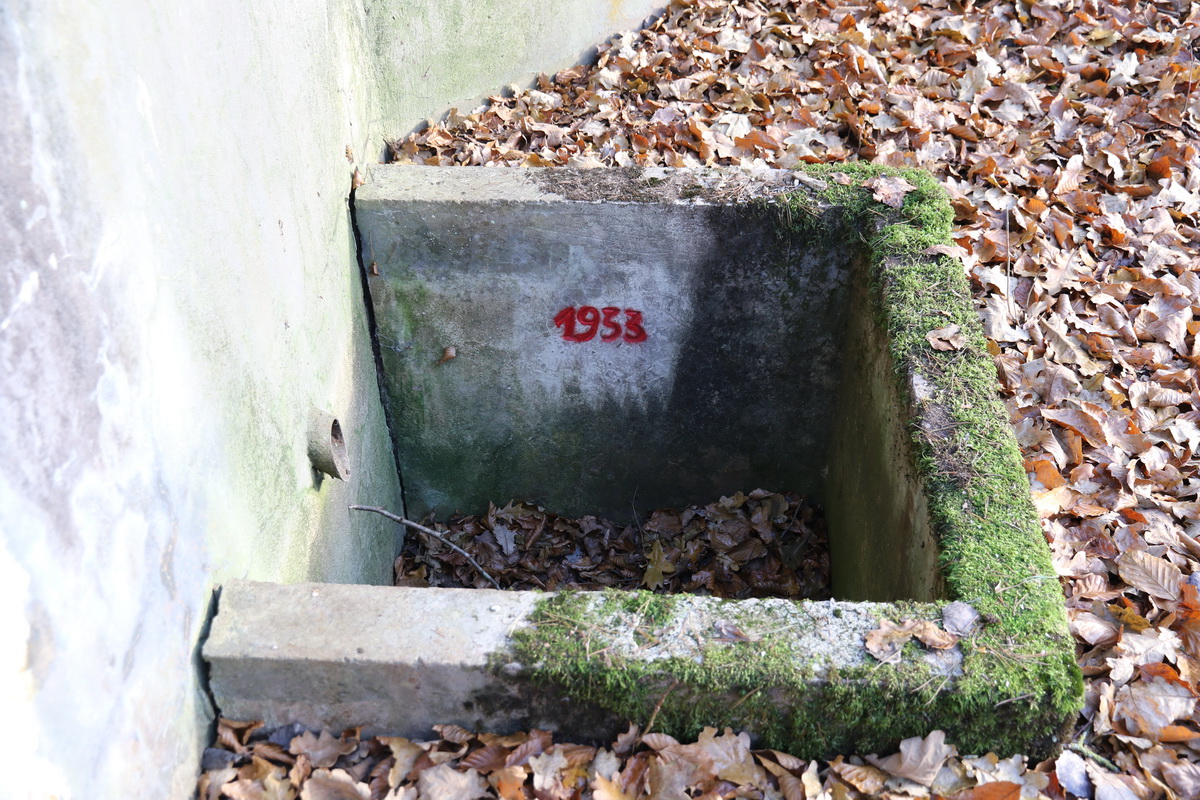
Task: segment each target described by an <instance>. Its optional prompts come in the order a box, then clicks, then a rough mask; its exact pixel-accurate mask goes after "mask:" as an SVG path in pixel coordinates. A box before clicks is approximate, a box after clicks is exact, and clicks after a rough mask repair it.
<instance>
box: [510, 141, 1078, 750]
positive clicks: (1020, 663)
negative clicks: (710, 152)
mask: <svg viewBox="0 0 1200 800" xmlns="http://www.w3.org/2000/svg"><path fill="white" fill-rule="evenodd" d="M804 172H805V173H807V175H808V177H809V180H808V181H806V184H807V185H808V187H809V189H812V191H808V190H805V191H799V192H794V193H787V194H782V195H779V196H777V197H775V198H774V199H773V200H771V201H770V202H769V205H770V206H771V207H772V208H773V210H774V212H775V213H778V214H779V218H780V224H781V226H782V227H784V228H786V229H788V230H790V231H798V232H803V231H805V230H806V229H807V230H813V229H817V228H828V227H830V226H836V227H838V228H840V229H842V230H846V231H857V232H859V234H860V235H861V239H862V241H861V245H862V246H863V247H864V249H865V251H866V253H867V255H868V260H869V263H870V280H871V294H872V302H873V303H874V304H875V305H876V308H877V310H878V312H879V323H880V325H881V326H882V328H883V330H884V331H886V333H887V335H888V337H889V346H890V349H891V353H892V357H893V361H894V364H895V378H896V380H897V381H898V382H899V385H900V387H901V390H902V391H901V395H902V396H907V397H909V398H910V401H911V402H912V403H913V410H914V414H913V417H912V418H913V426H912V428H911V434H912V440H913V444H914V449H915V452H916V454H917V455H916V457H917V460H918V469H919V471H920V472H921V473H922V474H923V476H924V479H925V485H924V490H925V493H926V497H927V501H928V504H929V509H930V516H931V520H932V524H933V527H934V528H935V531H934V533H935V536H936V538H937V540H938V542H939V544H940V547H941V556H940V557H941V563H942V567H943V571H944V576H945V580H946V585H947V590H948V594H949V599H960V600H963V601H966V602H968V603H970V604H971V605H973V606H974V607H975V608H976V609H977V610H978V611H979V612H980V613H981V614H982V615H983V620H984V625H983V627H982V629H981V630H980V632H978V633H977V634H976V635H975V636H973V637H971V638H968V639H965V640H964V641H963V642H962V643H961V645H960V646H961V648H962V654H963V666H962V674H961V675H959V676H956V677H955V676H941V675H938V674H935V673H934V672H933V671H932V670H931V669H930V668H929V667H928V665H926V664H923V663H922V662H921V661H920V660H919V659H917V658H913V657H911V656H912V655H913V654H912V653H909V654H908V655H907V656H906V657H905V658H904V659H903V660H902V662H901V664H899V665H889V664H879V663H872V664H871V665H870V666H868V667H853V668H849V669H845V670H841V671H835V672H834V673H833V674H829V675H823V676H820V677H818V676H817V675H816V674H815V670H814V669H812V668H811V667H809V666H805V665H804V664H797V663H796V660H795V658H793V657H790V655H789V656H788V657H784V650H782V649H781V645H780V643H779V642H770V641H766V640H764V641H763V642H758V643H755V645H756V646H754V647H741V648H737V649H731V648H728V647H723V646H720V647H709V648H708V649H706V650H705V652H704V653H703V656H702V658H700V659H699V660H694V659H690V660H686V661H681V660H678V659H666V660H658V661H654V662H644V661H638V660H636V659H628V658H622V657H619V656H616V655H614V654H613V653H612V652H611V650H606V648H605V647H604V646H603V645H602V644H599V643H598V642H596V641H593V638H594V637H592V636H591V633H595V632H598V631H602V630H603V629H604V627H605V625H606V624H611V623H613V622H614V620H613V619H609V620H607V621H606V620H605V619H602V618H598V617H597V616H596V612H595V609H594V608H592V607H591V606H589V604H587V603H586V602H583V601H582V600H581V599H580V598H578V597H577V596H574V595H571V594H562V595H557V596H553V597H549V598H547V599H546V600H545V601H544V602H543V603H542V604H541V605H540V606H539V608H538V610H537V612H536V613H535V614H534V616H533V618H532V622H533V624H532V625H530V626H529V627H527V628H524V629H522V630H519V631H517V632H516V633H515V635H514V652H513V654H512V657H513V658H515V659H516V661H518V662H520V663H522V664H523V665H525V668H526V669H529V670H531V671H532V673H533V675H534V678H535V680H539V681H547V682H550V683H553V684H556V685H558V686H560V687H562V688H563V690H564V691H565V692H566V693H567V694H568V695H569V696H571V697H572V698H575V699H577V700H579V701H582V702H587V703H592V704H595V705H598V706H600V707H602V708H605V709H607V710H610V711H612V712H614V713H617V714H620V715H622V716H624V717H627V718H628V719H630V720H634V721H638V722H640V723H642V724H646V723H648V722H649V721H650V720H651V719H653V720H654V723H655V724H654V727H655V729H656V730H663V731H666V732H669V733H672V734H674V735H678V736H684V737H690V736H695V735H696V734H697V733H699V731H700V730H701V729H702V728H703V727H704V726H706V725H714V726H724V725H730V726H732V727H735V728H741V729H746V730H749V731H751V732H752V733H754V734H755V735H756V736H757V737H758V738H759V739H760V741H761V742H762V744H763V745H764V746H770V747H775V748H779V749H783V750H787V751H789V752H792V753H794V754H796V755H799V756H803V757H814V756H830V755H833V754H835V753H852V752H861V753H866V752H873V751H876V752H881V751H886V750H890V749H894V748H895V746H896V745H897V744H898V742H899V741H900V740H901V739H903V738H906V737H909V736H917V735H924V734H925V733H928V732H929V731H930V730H933V729H942V730H944V731H946V734H947V737H948V740H949V741H951V742H953V743H954V744H956V745H957V746H958V747H959V749H960V751H962V752H972V753H983V752H988V751H994V752H997V753H999V754H1001V755H1006V754H1011V753H1016V752H1023V753H1027V754H1029V755H1031V756H1041V755H1046V754H1049V753H1051V752H1053V751H1054V750H1055V749H1056V748H1057V746H1058V743H1059V742H1060V741H1061V740H1062V738H1063V737H1064V735H1065V733H1066V732H1067V729H1068V728H1069V727H1070V725H1071V724H1072V723H1073V722H1074V720H1075V718H1076V716H1077V714H1078V711H1079V709H1080V707H1081V706H1082V699H1083V683H1082V677H1081V674H1080V672H1079V669H1078V667H1077V665H1076V663H1075V658H1074V645H1073V640H1072V639H1071V637H1070V634H1069V631H1068V628H1067V621H1066V616H1065V609H1064V604H1063V599H1062V592H1061V588H1060V585H1059V582H1058V580H1057V578H1056V576H1055V572H1054V569H1053V565H1052V562H1051V559H1050V553H1049V549H1048V547H1047V546H1046V543H1045V539H1044V537H1043V535H1042V532H1041V530H1040V526H1039V524H1038V521H1037V515H1036V512H1035V510H1034V508H1033V504H1032V500H1031V497H1030V489H1029V483H1028V479H1027V477H1026V475H1025V473H1024V469H1023V465H1022V460H1021V456H1020V453H1019V450H1018V448H1017V445H1016V441H1015V438H1014V437H1013V435H1012V431H1011V429H1010V428H1009V426H1008V423H1007V416H1006V414H1005V412H1004V408H1003V405H1002V403H1001V402H1000V400H999V398H998V396H997V393H996V386H997V381H996V372H995V367H994V365H993V363H992V360H991V358H990V356H989V355H988V352H987V349H986V342H985V339H984V336H983V331H982V327H981V325H980V323H979V319H978V317H977V315H976V313H975V311H974V308H973V306H972V304H971V293H970V288H969V285H968V283H967V280H966V276H965V274H964V272H963V269H962V265H961V264H960V263H959V262H958V261H957V260H956V259H954V258H951V257H949V256H946V255H943V254H938V253H936V252H934V253H930V252H929V251H930V249H931V248H934V247H937V246H939V245H952V244H953V240H952V238H951V231H952V222H953V214H952V210H951V208H950V205H949V202H948V199H947V197H946V194H945V192H944V190H943V189H942V188H941V187H940V186H939V185H938V184H937V182H936V180H935V179H934V178H933V177H932V176H931V175H929V174H928V173H926V172H923V171H920V170H910V169H896V168H889V167H882V166H875V165H864V164H828V165H812V166H809V167H806V168H805V169H804ZM834 173H841V174H842V175H844V176H848V178H849V180H847V181H846V182H845V183H843V182H840V181H839V180H836V179H834V178H833V177H832V176H833V174H834ZM875 176H887V177H901V178H904V179H905V180H906V181H908V182H909V184H910V185H912V186H913V187H915V188H914V190H912V191H910V192H909V193H908V194H907V195H906V196H905V198H904V203H903V206H902V207H901V208H899V209H895V208H892V207H890V206H887V205H885V204H883V203H881V202H878V201H876V200H875V199H874V198H873V196H872V191H871V190H870V189H868V188H864V187H862V186H861V183H862V182H863V181H865V180H868V179H869V178H871V177H875ZM842 180H846V178H842ZM952 324H957V325H958V326H959V328H960V330H961V332H962V333H963V334H964V335H965V336H966V339H967V342H966V345H965V346H964V347H963V348H962V349H959V350H950V351H938V350H935V349H933V347H932V346H931V345H930V343H929V341H928V340H927V338H926V334H927V333H928V332H929V331H931V330H934V329H937V328H944V327H946V326H949V325H952ZM914 382H917V383H919V384H920V385H921V386H922V387H923V388H922V391H921V392H920V394H921V396H920V397H917V396H916V394H917V393H916V392H914V391H913V389H912V387H913V385H914ZM672 602H673V599H672V598H670V597H659V596H654V595H648V594H646V593H631V594H629V595H627V596H625V599H623V600H622V599H614V600H613V601H612V604H618V605H619V604H621V603H630V604H636V605H637V606H639V607H644V608H645V609H646V611H645V612H644V614H643V617H644V619H646V620H648V621H650V622H652V621H653V620H654V619H656V618H658V619H665V618H666V616H667V615H668V613H669V608H670V604H671V603H672ZM893 608H894V611H893V612H892V613H886V614H884V616H889V617H893V618H895V619H908V618H913V617H914V616H917V615H921V614H924V615H926V616H929V615H931V614H932V613H933V612H931V611H930V608H929V607H928V606H921V605H918V604H904V603H898V604H893ZM601 617H603V615H601ZM647 635H650V636H653V635H654V633H653V628H650V629H648V631H647ZM914 647H916V646H915V645H910V648H914ZM733 695H736V696H737V697H738V699H737V700H736V701H735V702H733V703H731V702H730V697H731V696H733Z"/></svg>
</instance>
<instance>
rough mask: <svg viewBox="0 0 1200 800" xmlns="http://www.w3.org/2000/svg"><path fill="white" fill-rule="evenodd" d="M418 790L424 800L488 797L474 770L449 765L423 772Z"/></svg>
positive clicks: (470, 799) (482, 780) (479, 776)
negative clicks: (463, 770)
mask: <svg viewBox="0 0 1200 800" xmlns="http://www.w3.org/2000/svg"><path fill="white" fill-rule="evenodd" d="M523 782H524V781H522V783H523ZM417 790H418V791H419V792H420V793H421V798H422V799H423V800H424V798H428V799H429V800H475V798H477V797H487V795H488V782H487V781H486V780H484V778H483V776H482V775H480V774H479V773H478V772H475V771H474V770H467V771H466V772H459V771H458V770H456V769H455V768H454V767H452V766H450V764H448V763H447V764H438V765H437V766H436V767H431V768H429V769H426V770H422V771H421V775H420V776H419V777H418V778H417ZM303 800H307V798H304V799H303ZM314 800H316V798H314ZM348 800H349V798H348Z"/></svg>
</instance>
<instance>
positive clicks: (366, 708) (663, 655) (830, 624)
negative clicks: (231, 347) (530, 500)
mask: <svg viewBox="0 0 1200 800" xmlns="http://www.w3.org/2000/svg"><path fill="white" fill-rule="evenodd" d="M548 597H553V594H545V593H541V592H500V591H495V590H491V589H487V590H472V589H401V588H396V589H389V588H384V587H371V586H338V585H331V584H294V585H287V586H284V585H279V584H268V583H255V582H250V581H231V582H229V583H227V584H226V585H225V586H224V587H223V589H222V593H221V599H220V612H219V613H218V615H217V617H216V619H215V621H214V623H213V628H212V632H211V635H210V637H209V639H208V641H207V642H206V643H205V645H204V657H205V659H206V660H207V661H208V662H209V664H210V665H211V670H212V672H211V676H212V689H213V693H214V695H215V697H216V700H217V703H218V705H219V706H220V707H221V709H222V711H223V712H224V713H225V714H226V715H228V716H231V717H233V718H238V719H262V720H265V721H266V723H267V725H268V726H272V725H283V724H287V723H291V722H299V723H302V724H304V725H306V726H308V727H311V728H329V729H332V730H340V729H343V728H346V727H350V726H352V725H363V726H365V728H366V733H367V734H368V735H370V734H375V733H388V734H392V735H401V736H409V737H425V736H428V735H430V733H431V726H432V725H435V724H446V723H452V724H457V725H462V726H463V727H465V728H468V729H471V730H486V731H492V732H511V731H516V730H528V729H530V728H533V727H537V728H542V729H545V730H553V731H556V732H557V733H558V735H560V736H561V737H565V738H566V740H569V741H604V742H608V741H611V740H612V737H613V736H614V735H615V734H616V733H618V732H619V731H620V730H623V729H624V727H625V726H626V725H627V724H628V722H627V721H626V720H624V719H622V718H619V717H617V716H614V715H612V714H609V713H606V712H604V711H603V710H602V709H600V708H598V707H596V706H594V705H590V704H587V703H584V702H580V701H579V699H578V698H570V697H565V696H563V695H561V694H556V693H555V692H554V691H553V687H550V686H547V685H544V684H543V683H542V682H540V681H537V680H536V679H535V677H534V670H533V669H532V667H534V666H535V665H533V664H521V663H517V662H514V661H513V658H512V642H513V636H514V635H515V634H517V632H519V631H521V630H522V629H524V628H527V627H529V625H530V624H531V621H530V617H531V616H532V615H533V613H534V610H535V607H536V605H537V604H538V602H540V601H542V600H545V599H546V598H548ZM584 597H586V598H588V601H589V602H590V603H592V604H593V605H594V606H595V609H596V613H595V615H594V620H595V625H594V626H593V628H592V629H591V630H589V632H588V634H587V635H588V636H594V637H595V642H596V650H597V651H598V652H599V651H601V650H605V649H606V648H607V652H609V653H610V654H611V656H612V657H613V658H614V659H616V660H618V661H620V660H628V659H635V660H637V661H640V662H642V663H645V664H653V663H655V662H666V661H668V660H673V661H680V660H682V661H685V662H696V663H702V662H704V660H705V658H706V652H707V648H711V647H713V646H717V647H727V646H729V645H730V644H732V643H730V642H729V641H728V640H727V639H726V640H723V639H722V637H723V636H727V633H726V632H727V631H729V630H731V629H733V628H736V627H737V626H739V625H740V626H742V627H745V628H746V631H745V633H746V634H747V635H749V636H753V637H756V642H757V643H756V644H755V645H754V646H755V647H759V648H765V647H768V646H770V645H772V644H773V643H774V642H773V639H779V640H781V641H786V643H787V647H788V648H789V651H790V652H791V654H792V655H791V656H790V658H791V659H792V660H793V664H794V668H795V671H796V674H806V675H808V680H809V683H810V685H811V691H812V692H813V693H814V694H819V693H821V692H822V691H824V688H823V686H824V684H825V682H826V678H827V676H828V675H829V674H830V673H831V672H845V671H847V670H851V669H854V668H856V667H861V666H863V665H865V664H867V663H868V661H869V657H868V656H867V654H866V651H865V650H864V649H863V637H864V636H865V634H866V633H867V632H868V631H870V630H872V629H874V628H876V627H878V624H879V612H880V610H881V609H886V608H887V607H886V606H878V605H875V604H870V603H859V604H855V603H841V602H835V601H825V602H812V603H803V604H796V603H791V602H788V601H784V600H749V601H741V602H734V603H730V602H725V601H721V600H718V599H716V598H711V597H697V596H694V595H680V596H678V597H677V598H676V608H675V609H674V611H673V613H672V616H671V618H670V619H669V620H667V621H665V622H662V621H660V622H656V623H655V624H653V625H646V624H645V623H644V622H643V621H641V620H639V619H637V618H636V616H637V615H636V614H620V613H618V614H616V615H614V616H609V615H607V614H606V613H605V612H603V610H602V608H603V606H604V603H605V602H606V599H607V598H606V596H605V595H604V594H602V593H588V594H586V595H584ZM751 616H753V617H754V618H755V619H756V620H757V622H755V623H753V624H750V623H748V622H747V621H746V620H747V619H748V618H750V617H751ZM643 627H644V628H645V630H642V628H643ZM647 632H649V633H652V638H653V641H654V644H653V645H652V646H650V645H648V644H647V642H646V640H645V639H643V638H639V636H641V635H644V634H645V633H647ZM759 637H761V638H759ZM547 657H548V658H553V657H554V656H553V655H552V654H551V655H548V656H547ZM917 658H918V660H921V661H922V662H923V663H926V664H927V666H929V667H930V668H932V669H934V670H935V672H936V674H937V675H939V676H940V677H941V678H944V679H946V680H948V681H949V680H953V679H954V677H956V676H957V675H959V674H961V654H960V653H959V652H958V651H957V649H953V650H949V651H944V652H939V653H933V654H927V655H925V656H918V657H917ZM777 677H780V676H777ZM889 677H890V668H885V669H884V670H883V674H881V676H880V680H886V679H889ZM783 686H784V684H781V685H780V687H772V686H769V685H764V686H762V687H760V688H761V689H762V690H763V691H764V692H768V693H769V692H772V691H775V690H776V689H778V688H783ZM690 690H691V689H690V688H689V687H687V686H684V687H682V688H679V689H678V691H680V692H687V691H690ZM711 691H717V692H720V690H719V689H717V690H711ZM727 691H728V693H729V696H728V697H727V700H728V706H731V707H732V706H735V704H736V702H737V700H738V699H739V696H740V694H741V692H740V691H739V690H737V689H736V688H735V687H733V686H730V687H729V688H728V690H727ZM568 709H569V710H568ZM780 713H783V714H786V713H787V710H786V707H781V709H780ZM710 724H713V725H716V726H718V727H720V726H721V725H724V724H737V720H736V716H735V715H733V716H730V717H729V718H728V719H713V720H711V721H710Z"/></svg>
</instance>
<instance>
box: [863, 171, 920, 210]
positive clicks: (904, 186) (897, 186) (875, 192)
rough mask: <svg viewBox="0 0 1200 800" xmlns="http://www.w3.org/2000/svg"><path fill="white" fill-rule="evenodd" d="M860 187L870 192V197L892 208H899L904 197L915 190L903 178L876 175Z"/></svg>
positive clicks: (902, 203)
mask: <svg viewBox="0 0 1200 800" xmlns="http://www.w3.org/2000/svg"><path fill="white" fill-rule="evenodd" d="M862 185H863V186H865V187H867V188H868V189H870V190H871V196H872V197H874V198H875V199H876V200H878V201H879V202H881V203H883V204H884V205H888V206H891V207H892V208H901V207H902V206H903V205H904V197H905V195H907V194H908V193H909V192H913V191H916V189H917V187H915V186H913V185H912V184H911V183H909V182H908V181H906V180H904V178H901V177H899V176H889V175H876V176H875V177H874V178H870V179H868V180H865V181H863V184H862Z"/></svg>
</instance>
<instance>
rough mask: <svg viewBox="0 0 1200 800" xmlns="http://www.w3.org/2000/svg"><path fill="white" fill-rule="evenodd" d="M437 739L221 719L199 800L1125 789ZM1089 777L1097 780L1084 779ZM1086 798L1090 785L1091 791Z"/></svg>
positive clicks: (659, 741)
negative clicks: (265, 725)
mask: <svg viewBox="0 0 1200 800" xmlns="http://www.w3.org/2000/svg"><path fill="white" fill-rule="evenodd" d="M435 729H436V732H437V735H438V738H436V739H432V740H429V741H413V740H410V739H404V738H401V737H398V736H396V737H387V736H380V737H376V738H372V739H362V738H360V731H359V729H357V728H352V729H350V730H348V731H343V732H342V734H341V735H340V736H334V735H333V734H331V733H330V732H329V731H321V732H320V734H319V735H318V734H314V733H313V732H311V731H308V730H305V729H304V728H302V727H300V726H296V725H289V726H286V727H283V728H279V729H277V730H275V731H273V732H270V733H269V734H268V732H267V731H264V730H262V727H261V724H260V723H244V722H231V721H229V720H221V721H220V725H219V728H218V733H217V746H216V747H213V748H210V749H208V750H207V751H205V754H204V760H205V767H206V768H207V770H206V771H205V773H204V775H203V776H202V777H201V779H200V787H199V799H200V800H219V798H221V797H226V798H230V800H295V798H297V797H298V798H300V800H418V799H419V800H475V798H484V797H498V798H503V799H504V800H529V799H530V798H536V799H537V800H574V799H576V798H583V797H588V798H593V800H635V798H639V797H650V798H656V799H657V800H676V799H677V798H678V799H679V800H683V799H684V798H692V797H695V798H704V800H717V799H718V798H733V797H744V798H760V799H761V798H780V799H781V800H806V798H807V799H808V800H816V799H817V798H822V800H834V798H854V797H862V796H864V795H865V796H892V795H893V794H897V795H902V796H917V797H945V798H950V800H1020V798H1032V797H1037V796H1038V795H1039V793H1043V794H1049V795H1050V796H1054V797H1063V791H1064V789H1066V790H1067V791H1071V792H1072V793H1073V794H1075V795H1079V796H1090V794H1091V793H1090V787H1092V786H1093V785H1094V786H1095V787H1096V792H1095V794H1096V797H1097V798H1098V800H1101V799H1102V798H1104V797H1106V796H1107V797H1121V796H1122V794H1120V793H1121V792H1124V791H1127V788H1126V787H1127V785H1128V784H1127V781H1125V780H1122V778H1121V777H1119V776H1115V775H1111V774H1109V773H1107V772H1105V771H1103V770H1097V769H1096V768H1094V767H1091V766H1088V765H1086V764H1085V763H1084V762H1083V760H1082V759H1080V758H1079V757H1078V756H1076V755H1075V754H1074V753H1067V754H1066V755H1064V757H1063V758H1060V759H1059V760H1058V763H1057V764H1052V763H1051V762H1043V763H1041V764H1038V765H1037V766H1036V767H1035V768H1031V767H1029V766H1028V765H1027V764H1026V763H1025V759H1024V758H1023V757H1021V756H1013V757H1012V758H1008V759H999V758H997V757H996V756H995V755H990V754H989V755H986V756H982V757H965V758H960V757H958V755H957V753H956V752H955V750H954V747H953V746H951V745H948V744H946V742H945V737H944V736H943V735H942V732H941V731H934V732H933V733H931V734H930V735H929V736H927V737H925V738H913V739H907V740H905V741H904V742H903V743H902V744H901V745H900V752H899V753H896V754H894V755H890V756H887V757H886V758H880V757H877V756H873V755H869V756H866V757H865V758H857V757H855V758H849V759H844V758H841V757H838V758H836V759H834V760H833V761H832V762H830V763H829V764H828V765H827V766H824V767H822V765H821V764H819V763H818V762H816V761H807V762H806V761H804V760H802V759H799V758H795V757H794V756H790V755H788V754H787V753H781V752H779V751H777V750H752V749H751V748H750V737H749V736H747V735H746V734H744V733H741V734H735V733H734V732H733V731H731V730H729V729H728V728H726V729H725V732H724V733H717V731H716V730H715V729H713V728H706V729H704V731H703V732H702V733H701V734H700V736H699V738H698V739H697V741H695V742H693V743H688V744H684V743H681V742H679V741H677V740H676V739H674V738H673V737H671V736H667V735H666V734H663V733H645V734H642V733H641V732H640V731H639V729H638V728H637V726H633V725H631V726H630V728H629V730H628V731H627V732H625V733H624V734H622V735H621V736H619V737H617V740H616V741H615V742H612V743H611V744H609V745H608V746H607V747H592V746H588V745H580V744H555V743H554V741H553V738H552V736H551V734H550V733H548V732H546V731H540V730H533V731H530V732H529V733H517V734H512V735H509V736H496V735H492V734H487V733H473V732H471V731H468V730H465V729H463V728H460V727H458V726H456V725H438V726H436V728H435ZM1089 776H1091V777H1089ZM1085 787H1088V789H1087V791H1086V792H1085Z"/></svg>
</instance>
